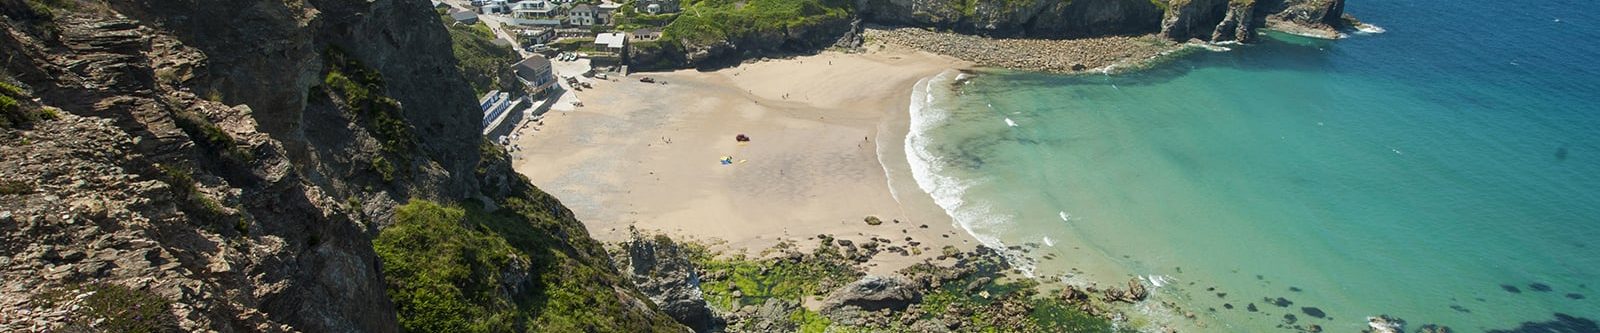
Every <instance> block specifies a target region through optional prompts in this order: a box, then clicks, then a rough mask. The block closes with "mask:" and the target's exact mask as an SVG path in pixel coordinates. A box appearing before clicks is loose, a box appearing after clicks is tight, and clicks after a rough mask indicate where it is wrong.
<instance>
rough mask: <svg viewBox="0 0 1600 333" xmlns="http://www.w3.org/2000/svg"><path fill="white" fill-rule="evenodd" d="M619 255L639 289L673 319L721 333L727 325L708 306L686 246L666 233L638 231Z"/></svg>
mask: <svg viewBox="0 0 1600 333" xmlns="http://www.w3.org/2000/svg"><path fill="white" fill-rule="evenodd" d="M626 246H627V253H626V256H625V257H622V258H619V259H620V260H621V261H622V264H623V265H622V266H623V267H625V268H626V269H627V272H628V273H629V276H630V277H631V279H632V280H633V283H634V284H635V285H637V286H638V287H639V291H640V292H643V293H644V294H645V295H647V296H649V297H650V300H652V301H655V303H656V304H657V305H658V306H660V308H661V311H662V312H666V313H667V315H668V316H671V317H672V319H674V320H677V321H678V323H681V324H683V325H684V326H689V328H691V329H694V331H695V332H702V333H703V332H720V331H722V327H723V325H724V324H725V323H724V320H723V319H722V318H721V317H718V316H717V315H716V314H715V313H713V312H712V311H711V308H710V307H709V306H707V305H706V300H705V298H703V297H701V293H700V276H699V275H698V274H697V273H695V268H694V264H693V263H691V262H690V261H689V258H688V256H687V255H686V254H685V253H684V252H683V248H682V247H680V246H679V245H678V244H677V243H676V242H673V241H672V239H671V238H667V237H666V236H655V237H645V236H643V235H641V234H639V233H638V232H637V231H636V232H634V233H633V239H632V240H630V241H628V242H627V244H626Z"/></svg>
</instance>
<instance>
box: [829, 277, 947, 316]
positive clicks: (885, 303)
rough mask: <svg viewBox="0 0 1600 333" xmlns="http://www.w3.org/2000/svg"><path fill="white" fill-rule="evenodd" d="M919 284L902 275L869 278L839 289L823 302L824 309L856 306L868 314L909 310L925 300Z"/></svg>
mask: <svg viewBox="0 0 1600 333" xmlns="http://www.w3.org/2000/svg"><path fill="white" fill-rule="evenodd" d="M917 289H918V285H917V284H915V283H912V281H911V280H908V279H906V278H905V277H901V276H867V277H863V278H861V279H860V280H856V281H855V282H851V283H850V284H848V285H845V286H844V288H839V290H835V291H834V292H833V293H832V294H830V295H828V298H827V299H825V300H823V301H822V302H823V303H822V304H823V305H822V307H823V309H825V310H826V309H833V308H841V307H855V308H859V309H861V310H866V311H878V310H882V309H892V310H895V311H901V310H905V309H906V307H907V306H910V305H911V304H912V303H916V302H920V301H922V292H920V291H918V290H917Z"/></svg>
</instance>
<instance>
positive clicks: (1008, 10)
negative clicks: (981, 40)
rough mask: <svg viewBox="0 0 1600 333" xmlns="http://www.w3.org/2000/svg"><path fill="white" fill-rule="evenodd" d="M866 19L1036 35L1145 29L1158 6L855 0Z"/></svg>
mask: <svg viewBox="0 0 1600 333" xmlns="http://www.w3.org/2000/svg"><path fill="white" fill-rule="evenodd" d="M856 7H857V8H858V9H859V10H860V15H861V16H862V17H863V18H864V19H866V20H867V21H868V22H873V23H882V24H895V25H910V26H926V27H936V28H942V29H951V30H956V31H959V32H965V33H976V34H983V35H993V36H1006V37H1011V36H1024V37H1038V38H1067V37H1088V36H1104V35H1118V34H1139V33H1149V32H1153V31H1154V30H1155V27H1156V26H1157V24H1159V22H1160V21H1161V8H1160V7H1159V6H1157V5H1156V4H1155V3H1153V2H1150V1H1147V0H1073V1H1063V0H979V1H957V0H857V1H856Z"/></svg>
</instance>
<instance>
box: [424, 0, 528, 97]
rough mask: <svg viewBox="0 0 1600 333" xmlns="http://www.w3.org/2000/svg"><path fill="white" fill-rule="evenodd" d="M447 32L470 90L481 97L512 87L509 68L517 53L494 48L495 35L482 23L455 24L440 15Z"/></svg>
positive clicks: (514, 61) (515, 60) (508, 48)
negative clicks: (487, 93)
mask: <svg viewBox="0 0 1600 333" xmlns="http://www.w3.org/2000/svg"><path fill="white" fill-rule="evenodd" d="M440 19H441V20H443V22H444V25H445V27H447V30H449V31H450V47H451V49H452V50H453V51H455V55H456V60H457V65H456V66H457V68H460V69H461V74H462V75H464V76H466V79H467V82H468V83H471V84H472V91H473V92H476V93H477V94H478V95H480V96H481V95H483V94H484V93H486V92H488V91H490V90H502V91H504V90H510V89H512V88H515V81H516V80H514V79H511V75H510V72H511V65H513V64H516V63H517V61H518V60H519V58H518V55H517V51H516V50H512V49H511V47H509V46H500V45H495V44H494V40H495V38H497V37H495V35H494V32H492V31H490V30H489V26H488V25H485V24H484V23H483V22H478V24H473V25H463V24H455V21H454V20H451V19H450V17H449V16H440Z"/></svg>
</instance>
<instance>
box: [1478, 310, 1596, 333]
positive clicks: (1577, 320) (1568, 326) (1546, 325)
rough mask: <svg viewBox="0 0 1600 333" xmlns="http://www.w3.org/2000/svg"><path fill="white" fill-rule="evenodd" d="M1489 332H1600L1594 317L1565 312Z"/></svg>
mask: <svg viewBox="0 0 1600 333" xmlns="http://www.w3.org/2000/svg"><path fill="white" fill-rule="evenodd" d="M1488 332H1489V333H1524V332H1563V333H1564V332H1600V323H1596V322H1595V321H1594V319H1589V318H1582V317H1575V316H1573V315H1569V314H1565V313H1556V314H1555V319H1553V320H1548V321H1540V322H1532V321H1529V322H1523V323H1522V325H1521V326H1517V327H1516V328H1512V329H1506V330H1491V331H1488Z"/></svg>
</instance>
